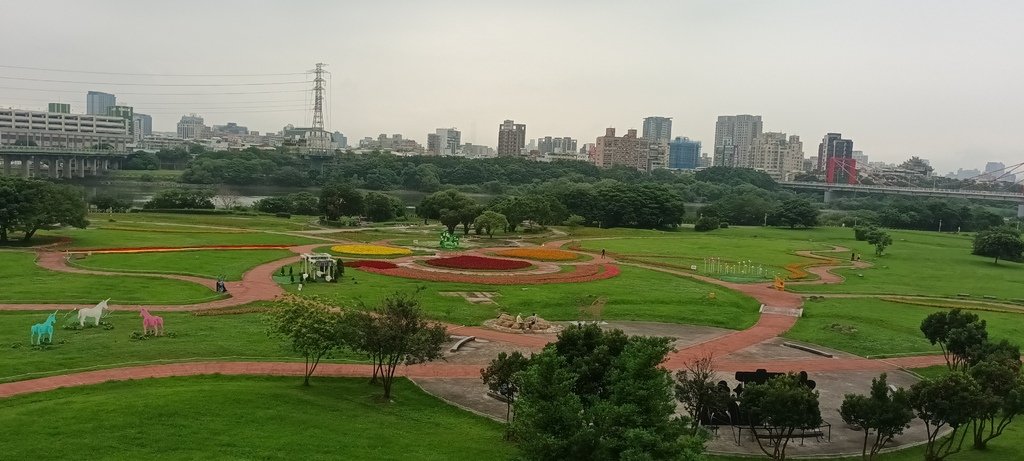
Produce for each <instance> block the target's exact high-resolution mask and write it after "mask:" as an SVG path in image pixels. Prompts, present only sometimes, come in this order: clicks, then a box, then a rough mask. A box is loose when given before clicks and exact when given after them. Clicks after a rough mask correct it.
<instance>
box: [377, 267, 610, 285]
mask: <svg viewBox="0 0 1024 461" xmlns="http://www.w3.org/2000/svg"><path fill="white" fill-rule="evenodd" d="M575 267H576V270H574V271H572V272H556V273H553V274H535V275H526V274H524V275H502V276H487V275H469V274H453V273H448V272H432V271H423V270H418V269H415V268H408V267H397V268H395V269H375V268H372V267H363V268H362V270H364V271H366V272H373V273H375V274H381V275H390V276H394V277H404V278H409V279H416V280H429V281H432V282H455V283H478V284H483V285H542V284H547V283H576V282H592V281H594V280H604V279H610V278H612V277H615V276H617V275H619V266H616V265H614V264H585V265H578V266H575Z"/></svg>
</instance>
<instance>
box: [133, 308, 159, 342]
mask: <svg viewBox="0 0 1024 461" xmlns="http://www.w3.org/2000/svg"><path fill="white" fill-rule="evenodd" d="M139 317H142V334H147V333H149V329H150V327H152V328H153V336H162V335H163V333H164V318H163V317H159V316H156V315H152V314H150V313H149V311H148V310H146V309H142V310H141V311H139Z"/></svg>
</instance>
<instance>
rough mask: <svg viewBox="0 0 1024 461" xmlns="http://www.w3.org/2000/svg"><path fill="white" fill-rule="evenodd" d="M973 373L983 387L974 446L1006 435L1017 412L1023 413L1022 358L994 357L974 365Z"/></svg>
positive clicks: (986, 444) (1023, 381) (972, 429)
mask: <svg viewBox="0 0 1024 461" xmlns="http://www.w3.org/2000/svg"><path fill="white" fill-rule="evenodd" d="M970 375H971V377H972V378H974V381H975V382H977V383H978V385H979V386H980V387H981V392H982V395H981V399H980V405H979V406H978V412H977V414H976V415H975V418H974V421H973V422H972V423H971V432H972V433H973V436H974V448H976V449H979V450H984V449H985V448H987V446H988V442H989V441H991V440H992V439H994V438H996V437H999V436H1000V435H1002V434H1003V431H1004V430H1005V429H1006V427H1007V426H1009V425H1010V423H1012V422H1013V419H1014V418H1015V417H1017V415H1019V414H1021V413H1024V376H1022V375H1021V364H1020V359H1019V358H1018V359H1017V360H1012V359H1010V360H1007V359H1005V358H998V357H996V358H994V359H992V360H986V361H983V362H981V363H979V364H977V365H974V366H973V367H971V371H970Z"/></svg>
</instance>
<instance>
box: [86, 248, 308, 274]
mask: <svg viewBox="0 0 1024 461" xmlns="http://www.w3.org/2000/svg"><path fill="white" fill-rule="evenodd" d="M294 255H295V253H292V252H291V251H288V250H201V251H175V252H168V253H134V254H95V255H92V256H86V257H85V258H83V259H79V260H75V262H74V265H75V266H78V267H82V268H86V269H96V270H106V271H115V272H117V271H121V272H150V273H159V274H182V275H195V276H199V277H207V278H217V277H220V276H224V277H225V278H226V279H227V280H241V279H242V274H244V273H245V272H246V271H248V270H249V269H252V268H253V267H256V266H258V265H260V264H263V263H266V262H270V261H277V260H279V259H283V258H287V257H289V256H294Z"/></svg>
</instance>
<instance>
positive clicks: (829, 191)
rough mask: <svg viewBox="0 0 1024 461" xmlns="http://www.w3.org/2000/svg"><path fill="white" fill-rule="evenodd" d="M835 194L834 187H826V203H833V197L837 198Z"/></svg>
mask: <svg viewBox="0 0 1024 461" xmlns="http://www.w3.org/2000/svg"><path fill="white" fill-rule="evenodd" d="M833 194H834V192H833V191H832V189H825V203H831V202H832V199H834V198H835V196H834V195H833Z"/></svg>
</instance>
